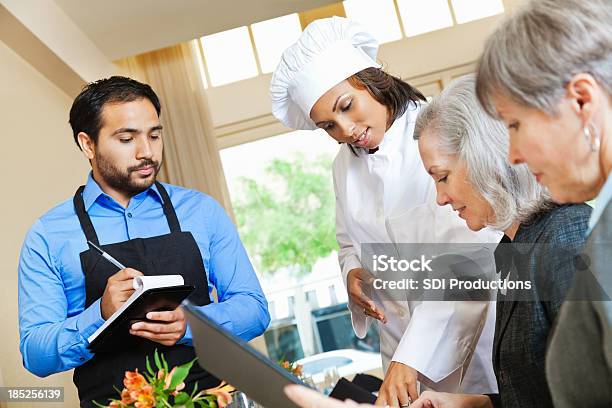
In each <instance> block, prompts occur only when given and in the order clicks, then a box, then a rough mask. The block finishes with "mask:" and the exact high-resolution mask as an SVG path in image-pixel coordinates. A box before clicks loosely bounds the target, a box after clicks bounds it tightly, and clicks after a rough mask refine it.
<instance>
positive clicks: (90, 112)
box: [19, 77, 270, 406]
mask: <svg viewBox="0 0 612 408" xmlns="http://www.w3.org/2000/svg"><path fill="white" fill-rule="evenodd" d="M160 112H161V107H160V103H159V100H158V98H157V95H156V94H155V92H154V91H153V90H152V89H151V88H150V87H149V86H148V85H145V84H142V83H139V82H137V81H134V80H132V79H128V78H124V77H111V78H108V79H103V80H100V81H97V82H94V83H92V84H90V85H88V86H87V87H86V88H85V89H84V90H83V91H82V92H81V94H80V95H79V96H77V98H76V99H75V101H74V103H73V106H72V108H71V110H70V125H71V126H72V130H73V136H74V140H75V142H76V143H77V145H78V146H79V148H80V149H81V150H82V151H83V153H84V154H85V156H86V157H87V159H89V162H90V164H91V167H92V171H91V173H90V175H89V177H88V180H87V184H86V185H85V186H82V187H80V188H79V189H78V190H77V193H76V194H75V196H74V197H73V198H71V199H69V200H67V201H65V202H63V203H61V204H59V205H58V206H56V207H55V208H53V209H51V210H50V211H48V212H47V213H46V214H44V215H43V216H42V217H40V218H39V219H38V220H37V221H36V222H35V224H34V225H33V226H32V228H31V229H30V231H29V232H28V234H27V236H26V238H25V242H24V244H23V248H22V252H21V258H20V261H19V325H20V335H21V341H20V350H21V354H22V356H23V362H24V366H25V367H26V368H27V369H28V370H29V371H30V372H32V373H34V374H36V375H38V376H41V377H44V376H47V375H49V374H53V373H57V372H60V371H65V370H69V369H72V368H75V373H74V382H75V384H76V386H77V388H78V391H79V398H80V399H81V405H82V406H89V405H90V404H91V401H92V400H94V399H97V401H98V402H101V403H106V402H107V398H116V397H117V396H118V395H117V393H116V391H114V389H113V387H114V386H115V387H118V388H120V389H121V388H122V379H123V375H124V372H125V371H126V370H130V371H133V370H134V369H136V368H139V371H140V372H143V371H145V369H144V368H145V367H144V362H145V356H147V355H149V356H150V355H152V353H153V351H154V350H155V349H159V350H160V351H161V352H162V353H163V354H164V356H165V357H166V359H167V360H168V362H169V364H170V366H172V365H177V364H182V363H184V362H187V361H189V360H191V359H193V358H194V357H195V354H194V351H193V347H192V338H191V332H190V330H189V327H188V326H187V324H186V321H185V315H184V313H183V311H182V309H181V307H178V308H177V309H176V310H174V311H164V312H151V313H149V314H148V315H147V321H143V322H138V323H135V324H133V325H132V327H131V334H132V335H134V336H138V337H140V338H142V339H143V340H142V341H141V342H139V345H138V346H134V347H131V348H128V349H126V350H116V351H113V352H112V353H104V352H97V353H92V352H91V351H90V350H89V349H88V348H87V346H88V344H89V343H88V340H87V338H88V337H89V336H91V335H92V334H93V333H94V332H95V331H96V330H97V329H98V328H99V327H100V326H101V325H102V324H103V323H104V321H105V320H106V319H108V317H110V316H111V315H112V314H113V313H114V312H115V311H116V310H117V309H118V308H119V307H120V306H121V305H122V303H123V302H125V300H126V299H127V298H129V296H130V295H131V294H132V293H133V290H134V289H133V279H134V277H136V276H139V275H142V274H145V275H165V274H181V275H182V276H183V278H184V280H185V283H186V284H191V285H193V286H195V288H196V289H195V291H194V292H193V294H192V295H191V296H190V300H191V301H192V302H193V303H195V304H197V305H200V307H201V309H202V311H203V313H204V314H205V315H207V316H208V317H210V318H211V319H213V320H214V321H215V322H217V323H218V324H220V325H221V326H223V327H224V328H225V329H226V330H228V331H230V332H232V333H233V334H235V335H237V336H239V337H241V338H242V339H244V340H247V341H248V340H251V339H252V338H254V337H256V336H258V335H260V334H262V333H263V332H264V330H265V329H266V327H267V326H268V324H269V321H270V317H269V314H268V308H267V302H266V299H265V297H264V294H263V293H262V290H261V287H260V285H259V282H258V280H257V277H256V276H255V273H254V271H253V268H252V266H251V264H250V262H249V259H248V257H247V254H246V251H245V249H244V247H243V246H242V243H241V242H240V239H239V237H238V234H237V232H236V228H235V227H234V225H233V224H232V222H231V221H230V219H229V218H228V216H227V214H226V213H225V211H224V210H223V209H222V208H221V206H220V205H219V204H218V203H217V202H216V201H214V200H213V199H212V198H211V197H209V196H207V195H205V194H203V193H200V192H198V191H194V190H188V189H185V188H181V187H177V186H172V185H169V184H164V183H159V182H156V176H157V173H158V171H159V169H160V166H161V163H162V152H163V137H162V126H161V124H160V121H159V115H160ZM205 159H206V158H202V160H205ZM87 240H90V241H92V242H93V243H95V244H98V245H99V246H101V247H102V249H104V250H105V252H107V253H109V254H110V255H112V256H113V257H115V258H116V259H117V260H119V261H120V262H121V263H122V264H123V265H126V266H127V268H126V269H122V270H118V268H117V267H115V266H114V265H112V264H111V263H109V262H106V261H105V260H103V259H102V260H101V258H100V256H99V254H97V253H95V252H93V251H92V250H91V249H90V248H89V246H88V244H87ZM213 287H214V288H216V290H217V295H218V300H219V302H218V303H211V301H210V296H209V293H210V292H211V291H212V288H213ZM196 380H197V381H198V384H199V386H200V387H203V386H207V385H215V382H216V381H217V380H216V379H214V377H212V376H210V375H209V374H207V373H206V372H204V371H203V370H202V369H201V368H200V367H196V366H194V368H193V369H192V372H191V373H190V376H189V377H188V378H187V381H186V382H187V390H188V391H191V387H190V384H192V383H194V382H195V381H196Z"/></svg>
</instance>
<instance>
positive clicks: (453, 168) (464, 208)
mask: <svg viewBox="0 0 612 408" xmlns="http://www.w3.org/2000/svg"><path fill="white" fill-rule="evenodd" d="M419 152H420V153H421V158H422V160H423V165H424V166H425V169H426V170H427V172H428V173H429V174H430V175H431V177H432V178H433V179H434V183H435V184H436V192H437V196H436V201H437V203H438V205H447V204H450V205H451V206H452V207H453V210H455V211H457V212H458V214H459V217H461V218H463V219H464V220H465V222H466V224H467V226H468V227H469V228H470V229H471V230H473V231H478V230H480V229H482V228H484V227H486V226H487V225H489V224H491V223H493V222H494V221H495V214H494V212H493V208H492V207H491V206H490V205H489V203H488V202H487V201H486V200H485V199H484V198H483V196H482V195H481V194H479V193H478V192H477V191H476V189H475V188H474V186H473V185H472V184H471V183H470V182H469V181H468V174H467V167H466V165H465V163H464V162H463V161H462V160H461V159H459V156H458V155H456V154H447V153H445V152H444V151H443V149H442V148H441V147H440V143H439V138H438V136H437V135H436V134H435V133H434V132H432V131H430V130H429V129H426V130H425V131H424V132H422V133H421V137H420V138H419Z"/></svg>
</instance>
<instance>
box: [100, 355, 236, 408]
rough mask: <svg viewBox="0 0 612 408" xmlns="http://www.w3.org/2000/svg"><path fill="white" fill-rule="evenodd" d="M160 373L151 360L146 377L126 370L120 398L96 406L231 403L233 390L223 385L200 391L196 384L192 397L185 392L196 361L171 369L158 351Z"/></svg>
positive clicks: (174, 407) (175, 407)
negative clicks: (154, 369)
mask: <svg viewBox="0 0 612 408" xmlns="http://www.w3.org/2000/svg"><path fill="white" fill-rule="evenodd" d="M153 358H154V361H155V366H156V368H157V373H156V372H155V371H153V369H152V368H151V364H150V363H149V357H147V360H146V364H147V365H146V367H147V372H146V373H144V375H143V374H141V373H139V372H138V369H136V370H135V371H126V372H125V378H124V379H123V385H124V387H125V388H123V390H122V391H119V390H118V389H117V392H119V394H120V396H121V399H120V400H119V399H117V400H111V402H110V404H109V405H108V406H106V405H101V404H99V403H97V402H96V401H93V403H94V404H95V405H96V406H97V407H103V408H168V407H170V408H182V407H184V408H195V407H200V408H217V407H219V408H223V407H226V406H227V405H228V404H230V403H231V402H232V396H231V395H230V393H231V392H232V391H234V388H233V387H232V386H231V385H229V384H226V383H225V382H222V383H221V385H219V386H218V387H215V388H210V389H207V390H203V391H198V390H197V387H198V385H197V383H196V385H195V386H194V387H193V390H192V392H191V393H190V394H188V393H187V392H185V391H183V389H184V388H185V383H184V380H185V378H187V374H189V370H191V366H192V365H193V363H194V362H195V361H196V359H194V360H192V361H190V362H188V363H185V364H183V365H180V366H176V367H174V368H172V370H168V363H167V362H166V360H165V358H164V355H163V354H158V353H157V350H155V354H154V356H153Z"/></svg>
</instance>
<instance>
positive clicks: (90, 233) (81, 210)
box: [72, 186, 100, 246]
mask: <svg viewBox="0 0 612 408" xmlns="http://www.w3.org/2000/svg"><path fill="white" fill-rule="evenodd" d="M83 190H85V186H81V187H79V188H78V189H77V191H76V193H75V194H74V198H73V199H72V202H73V203H74V209H75V211H76V213H77V216H78V217H79V223H81V229H82V230H83V233H85V237H86V238H87V239H88V240H89V241H91V242H93V243H94V244H96V245H98V246H100V242H98V234H96V230H95V228H94V226H93V223H92V222H91V218H89V215H88V214H87V211H86V210H85V202H84V201H83Z"/></svg>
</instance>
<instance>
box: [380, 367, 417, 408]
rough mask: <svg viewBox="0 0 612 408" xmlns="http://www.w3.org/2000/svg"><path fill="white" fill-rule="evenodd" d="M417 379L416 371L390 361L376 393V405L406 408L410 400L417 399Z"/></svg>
mask: <svg viewBox="0 0 612 408" xmlns="http://www.w3.org/2000/svg"><path fill="white" fill-rule="evenodd" d="M417 378H418V373H417V370H415V369H414V368H412V367H410V366H407V365H406V364H402V363H400V362H397V361H392V362H391V364H390V365H389V368H388V369H387V373H386V374H385V380H384V381H383V384H382V386H381V387H380V390H379V391H378V399H377V400H376V405H383V406H384V405H389V406H392V407H407V406H408V404H409V402H410V400H412V401H414V400H416V399H417V398H418V397H419V394H418V393H417ZM409 397H410V398H409Z"/></svg>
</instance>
